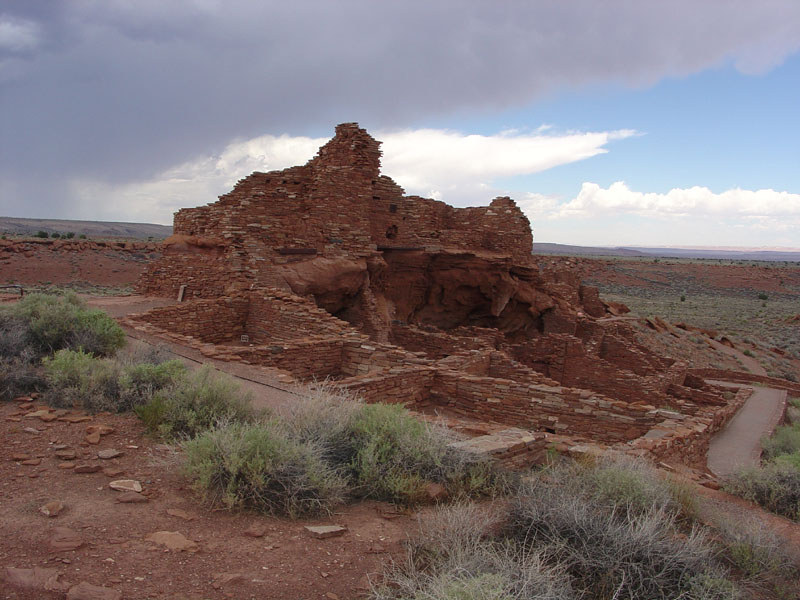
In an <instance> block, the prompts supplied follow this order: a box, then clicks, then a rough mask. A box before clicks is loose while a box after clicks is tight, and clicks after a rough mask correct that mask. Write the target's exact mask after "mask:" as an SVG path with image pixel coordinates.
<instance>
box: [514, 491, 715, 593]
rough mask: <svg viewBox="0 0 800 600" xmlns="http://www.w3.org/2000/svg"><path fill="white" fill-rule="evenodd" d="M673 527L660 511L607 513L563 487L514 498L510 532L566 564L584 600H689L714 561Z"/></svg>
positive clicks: (670, 516)
mask: <svg viewBox="0 0 800 600" xmlns="http://www.w3.org/2000/svg"><path fill="white" fill-rule="evenodd" d="M674 525H675V514H674V513H670V512H667V511H665V510H663V509H662V510H658V509H655V508H653V509H649V510H646V511H644V512H640V513H632V512H626V511H614V510H611V511H608V510H603V509H602V508H601V507H597V506H594V505H593V504H592V503H591V502H587V501H586V500H585V499H584V498H581V497H580V496H575V495H574V494H572V493H569V491H568V489H567V487H559V486H552V485H547V486H543V485H534V486H532V487H531V488H529V489H528V490H527V491H526V492H525V493H524V494H523V495H521V496H520V497H519V498H518V499H517V500H516V503H515V506H514V509H513V513H512V519H511V527H510V529H509V531H510V532H511V533H512V535H513V536H514V537H515V538H516V539H517V540H518V541H519V543H521V544H524V545H525V546H527V547H530V548H538V549H542V550H543V551H544V552H545V553H546V555H547V556H548V557H550V560H554V561H556V562H558V563H560V564H563V565H565V566H566V568H567V571H568V572H569V573H570V575H571V577H572V578H573V581H574V585H575V586H576V587H577V588H578V589H580V590H581V591H583V592H584V593H586V594H588V595H589V597H592V598H611V597H614V598H630V599H634V598H676V597H691V596H689V594H690V593H691V592H692V589H693V587H695V585H696V581H697V578H698V577H701V576H709V577H710V578H711V579H718V578H719V577H718V576H717V575H716V574H715V573H711V572H709V569H708V567H707V565H708V564H709V563H711V562H712V556H713V555H712V550H711V547H710V545H709V544H708V543H707V542H706V540H705V539H704V537H703V535H702V534H700V533H699V531H698V530H696V529H695V530H692V531H691V532H690V533H689V534H688V535H686V536H684V537H682V538H679V537H677V536H675V527H674ZM709 597H714V596H709ZM720 597H725V596H720Z"/></svg>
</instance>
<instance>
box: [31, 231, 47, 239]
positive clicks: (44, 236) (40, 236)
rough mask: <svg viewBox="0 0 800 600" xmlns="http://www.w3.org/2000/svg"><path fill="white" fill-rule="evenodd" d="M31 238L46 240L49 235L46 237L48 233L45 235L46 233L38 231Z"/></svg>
mask: <svg viewBox="0 0 800 600" xmlns="http://www.w3.org/2000/svg"><path fill="white" fill-rule="evenodd" d="M33 237H37V238H46V237H49V235H48V233H47V232H46V231H42V230H41V229H40V230H39V231H37V232H36V233H35V234H34V236H33Z"/></svg>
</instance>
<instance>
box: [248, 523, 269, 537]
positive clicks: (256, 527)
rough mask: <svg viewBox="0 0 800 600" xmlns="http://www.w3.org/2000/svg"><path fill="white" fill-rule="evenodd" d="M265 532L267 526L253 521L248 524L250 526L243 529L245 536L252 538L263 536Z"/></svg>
mask: <svg viewBox="0 0 800 600" xmlns="http://www.w3.org/2000/svg"><path fill="white" fill-rule="evenodd" d="M266 533H267V526H266V525H262V524H261V523H253V524H252V525H250V527H248V528H247V529H245V531H244V534H245V535H246V536H249V537H254V538H260V537H264V535H265V534H266Z"/></svg>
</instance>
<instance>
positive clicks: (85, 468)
mask: <svg viewBox="0 0 800 600" xmlns="http://www.w3.org/2000/svg"><path fill="white" fill-rule="evenodd" d="M100 468H101V467H100V465H93V464H89V463H82V464H80V465H75V473H97V472H98V471H99V470H100Z"/></svg>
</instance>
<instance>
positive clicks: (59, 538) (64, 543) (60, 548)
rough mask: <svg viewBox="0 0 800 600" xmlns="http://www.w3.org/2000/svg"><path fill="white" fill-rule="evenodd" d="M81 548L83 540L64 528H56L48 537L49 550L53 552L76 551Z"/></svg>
mask: <svg viewBox="0 0 800 600" xmlns="http://www.w3.org/2000/svg"><path fill="white" fill-rule="evenodd" d="M81 546H83V540H82V539H81V536H79V535H78V534H77V533H76V532H74V531H72V530H71V529H67V528H66V527H56V528H55V529H53V532H52V535H51V536H50V549H51V550H52V551H53V552H65V551H67V550H77V549H78V548H80V547H81Z"/></svg>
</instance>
